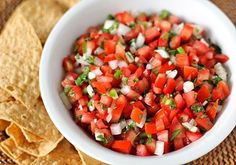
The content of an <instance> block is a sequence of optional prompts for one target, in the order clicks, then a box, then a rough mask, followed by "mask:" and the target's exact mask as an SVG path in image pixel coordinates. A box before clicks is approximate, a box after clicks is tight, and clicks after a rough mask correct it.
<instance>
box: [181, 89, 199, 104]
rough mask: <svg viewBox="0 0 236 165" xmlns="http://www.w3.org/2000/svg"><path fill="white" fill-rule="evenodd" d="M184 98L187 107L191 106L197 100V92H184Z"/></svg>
mask: <svg viewBox="0 0 236 165" xmlns="http://www.w3.org/2000/svg"><path fill="white" fill-rule="evenodd" d="M183 98H184V100H185V102H186V105H187V107H190V106H191V105H193V104H194V103H195V102H196V93H195V92H194V91H190V92H188V93H184V94H183Z"/></svg>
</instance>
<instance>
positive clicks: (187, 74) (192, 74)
mask: <svg viewBox="0 0 236 165" xmlns="http://www.w3.org/2000/svg"><path fill="white" fill-rule="evenodd" d="M197 75H198V70H197V68H194V67H191V66H184V79H185V80H193V79H195V78H196V77H197Z"/></svg>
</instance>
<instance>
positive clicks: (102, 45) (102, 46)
mask: <svg viewBox="0 0 236 165" xmlns="http://www.w3.org/2000/svg"><path fill="white" fill-rule="evenodd" d="M100 47H101V48H102V49H104V41H102V42H101V45H100Z"/></svg>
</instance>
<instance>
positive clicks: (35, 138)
mask: <svg viewBox="0 0 236 165" xmlns="http://www.w3.org/2000/svg"><path fill="white" fill-rule="evenodd" d="M21 132H22V133H23V135H24V137H25V139H26V140H27V141H28V142H30V143H32V142H41V141H43V140H44V139H43V138H41V137H39V136H37V135H35V134H33V133H31V132H29V131H27V130H25V129H21Z"/></svg>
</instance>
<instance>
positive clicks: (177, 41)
mask: <svg viewBox="0 0 236 165" xmlns="http://www.w3.org/2000/svg"><path fill="white" fill-rule="evenodd" d="M180 44H181V37H180V36H179V35H176V36H174V37H173V38H171V40H170V44H169V45H170V48H171V49H177V48H178V47H179V46H180Z"/></svg>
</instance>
